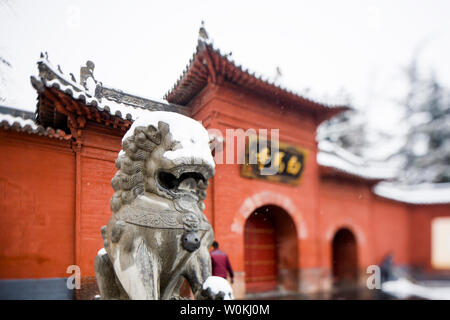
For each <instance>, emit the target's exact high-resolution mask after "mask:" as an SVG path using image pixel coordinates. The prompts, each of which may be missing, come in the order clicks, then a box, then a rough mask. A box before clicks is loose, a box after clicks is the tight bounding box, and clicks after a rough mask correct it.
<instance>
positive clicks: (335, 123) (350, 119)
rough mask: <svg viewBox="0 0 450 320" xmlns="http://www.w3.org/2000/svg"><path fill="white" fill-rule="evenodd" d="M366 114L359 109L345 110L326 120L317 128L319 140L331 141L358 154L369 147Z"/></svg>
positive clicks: (363, 152)
mask: <svg viewBox="0 0 450 320" xmlns="http://www.w3.org/2000/svg"><path fill="white" fill-rule="evenodd" d="M366 128H367V126H366V119H365V116H364V115H363V114H362V113H361V112H358V111H355V110H349V111H345V112H343V113H341V114H339V115H337V116H335V117H333V118H331V119H330V120H328V121H326V122H324V123H323V124H322V125H321V126H320V127H319V128H318V130H317V140H318V141H329V142H331V143H333V144H335V145H337V146H339V147H341V148H343V149H345V150H347V151H349V152H351V153H352V154H354V155H357V156H364V154H365V150H366V148H367V147H368V140H367V129H366Z"/></svg>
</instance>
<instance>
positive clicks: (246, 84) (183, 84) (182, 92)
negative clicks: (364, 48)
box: [165, 41, 351, 120]
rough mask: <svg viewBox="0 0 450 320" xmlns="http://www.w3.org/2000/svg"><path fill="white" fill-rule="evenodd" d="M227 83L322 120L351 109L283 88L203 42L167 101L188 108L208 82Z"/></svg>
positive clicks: (167, 95)
mask: <svg viewBox="0 0 450 320" xmlns="http://www.w3.org/2000/svg"><path fill="white" fill-rule="evenodd" d="M223 81H225V82H228V83H231V84H234V85H236V86H239V87H242V88H245V89H247V90H250V91H253V92H255V93H257V94H260V95H262V96H265V97H268V98H270V99H273V100H275V101H277V102H278V103H280V104H285V105H290V106H293V107H294V108H305V109H309V110H311V111H313V112H315V113H318V114H319V115H320V116H321V117H320V120H325V119H327V118H330V117H332V116H334V115H336V114H338V113H340V112H342V111H345V110H349V109H351V108H350V107H348V106H345V105H331V104H323V103H319V102H317V101H314V100H311V99H308V98H306V97H303V96H301V95H299V94H297V93H295V92H293V91H291V90H288V89H286V88H283V87H281V86H279V85H277V84H275V83H274V82H271V81H269V80H268V79H264V78H262V77H260V76H257V75H256V74H255V73H254V72H253V73H251V72H250V71H249V70H248V69H244V68H243V67H242V66H240V65H237V64H236V63H235V62H234V61H232V60H229V58H228V56H226V55H224V54H222V53H221V52H220V51H219V50H218V49H214V48H213V47H212V45H211V44H206V43H204V42H201V41H200V42H199V45H198V46H197V51H196V53H195V54H194V56H193V57H192V58H191V60H190V61H189V64H188V65H187V66H186V69H185V70H184V72H183V74H182V75H181V76H180V78H179V79H178V81H177V82H176V84H175V85H174V86H173V88H172V89H171V90H170V91H169V92H168V93H167V94H166V96H165V99H166V100H167V101H169V102H170V103H176V104H180V105H187V104H188V103H189V102H190V101H191V100H192V99H193V98H194V97H195V96H196V95H197V94H198V93H199V92H200V91H201V90H202V89H203V88H204V87H205V86H206V85H207V84H208V82H212V83H216V84H218V83H219V84H220V83H221V82H223Z"/></svg>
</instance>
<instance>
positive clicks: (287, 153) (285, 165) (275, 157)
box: [241, 136, 308, 185]
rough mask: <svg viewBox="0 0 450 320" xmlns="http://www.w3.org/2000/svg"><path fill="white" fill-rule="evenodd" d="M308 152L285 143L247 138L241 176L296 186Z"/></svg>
mask: <svg viewBox="0 0 450 320" xmlns="http://www.w3.org/2000/svg"><path fill="white" fill-rule="evenodd" d="M307 154H308V151H307V150H305V149H302V148H300V147H296V146H292V145H289V144H286V143H282V142H280V143H278V146H277V145H276V144H275V143H272V141H270V140H260V139H258V137H257V136H249V137H248V138H247V144H246V152H245V163H244V164H243V165H242V170H241V175H242V176H244V177H247V178H258V179H264V180H268V181H275V182H282V183H289V184H293V185H298V184H299V183H300V179H301V176H302V173H303V171H304V170H305V160H306V156H307Z"/></svg>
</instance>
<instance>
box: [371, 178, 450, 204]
mask: <svg viewBox="0 0 450 320" xmlns="http://www.w3.org/2000/svg"><path fill="white" fill-rule="evenodd" d="M373 191H374V193H375V194H377V195H379V196H381V197H383V198H388V199H391V200H396V201H400V202H405V203H410V204H445V203H450V183H421V184H417V185H401V184H399V183H390V182H380V183H378V184H377V185H376V186H375V187H374V188H373Z"/></svg>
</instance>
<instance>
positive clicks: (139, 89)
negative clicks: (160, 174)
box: [0, 0, 450, 127]
mask: <svg viewBox="0 0 450 320" xmlns="http://www.w3.org/2000/svg"><path fill="white" fill-rule="evenodd" d="M449 13H450V1H447V0H427V1H425V0H422V1H418V0H416V1H413V0H407V1H401V0H395V1H392V0H391V1H379V0H378V1H363V0H341V1H333V0H331V1H325V0H322V1H317V0H316V1H279V0H277V1H261V0H259V1H242V0H240V1H232V0H228V1H211V0H210V1H111V0H110V1H93V0H90V1H74V0H72V1H68V0H66V1H56V0H55V1H36V0H28V1H25V0H23V1H11V0H0V54H1V55H2V56H3V57H4V58H7V59H8V60H9V62H10V63H11V64H12V68H11V70H6V71H5V68H3V69H2V71H3V73H4V78H6V79H7V81H8V83H7V90H8V91H7V100H6V101H5V102H3V104H4V105H10V106H13V107H16V108H20V109H26V110H34V109H35V99H36V93H35V91H34V90H33V89H32V87H31V84H30V81H29V76H30V75H31V74H37V67H36V61H37V60H38V58H39V53H40V52H41V51H47V52H48V55H49V59H50V61H51V62H52V63H53V64H54V65H57V64H59V65H61V67H62V70H63V71H64V72H65V73H67V74H68V73H69V72H73V73H74V74H75V75H76V77H77V79H78V77H79V67H80V66H81V65H82V64H84V63H85V62H86V60H88V59H89V60H93V61H94V62H95V65H96V67H95V72H94V74H95V76H96V79H97V80H99V81H102V82H103V83H104V84H108V85H110V86H113V87H117V88H119V89H122V90H124V91H130V92H133V93H137V94H140V95H143V96H147V97H154V98H162V97H163V95H164V94H165V93H166V92H167V91H168V90H169V89H170V88H171V87H172V86H173V84H174V83H175V81H176V80H177V78H178V77H179V76H180V74H181V73H182V71H183V70H184V68H185V66H186V64H187V63H188V61H189V59H190V58H191V56H192V54H193V52H194V50H195V46H196V43H197V36H198V28H199V26H200V22H201V21H202V20H204V21H205V23H206V29H207V31H208V32H209V34H210V37H211V38H212V39H213V41H214V45H215V46H216V47H218V48H219V49H221V51H224V52H229V51H232V53H233V54H232V57H233V59H235V60H236V62H238V63H240V64H242V65H243V66H244V67H247V68H249V69H250V70H251V71H256V72H258V73H259V74H262V75H265V76H268V77H273V76H274V74H275V68H276V67H277V66H279V67H280V68H281V71H282V73H283V77H282V79H281V82H282V83H283V85H285V86H286V87H288V88H289V89H292V90H294V91H297V92H300V93H301V92H304V91H305V90H307V89H308V88H309V89H310V94H311V95H312V96H313V97H318V99H320V98H323V100H327V99H330V97H333V96H335V95H336V94H337V93H338V92H339V91H340V90H341V89H344V90H345V91H347V92H348V93H350V95H351V96H352V97H353V103H354V106H355V107H356V108H360V109H365V110H366V111H367V114H368V117H370V119H371V124H372V125H375V126H391V127H392V126H394V125H395V121H396V120H397V116H398V114H399V112H398V111H396V110H397V109H396V107H395V104H394V103H393V99H394V98H399V97H401V93H402V89H403V87H402V77H401V71H400V70H401V67H403V66H405V65H406V64H407V63H408V62H409V61H410V59H411V57H412V56H413V52H414V50H415V48H416V47H418V46H419V45H420V44H421V43H424V44H426V45H425V46H424V49H423V50H422V52H421V55H420V62H421V66H422V67H423V70H428V69H429V68H434V69H435V70H436V72H437V75H438V77H439V78H440V79H441V81H442V82H443V83H444V84H446V85H447V86H450V59H449V57H450V18H449ZM6 69H8V68H6Z"/></svg>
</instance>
